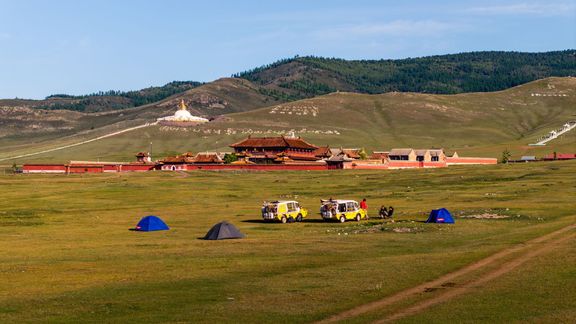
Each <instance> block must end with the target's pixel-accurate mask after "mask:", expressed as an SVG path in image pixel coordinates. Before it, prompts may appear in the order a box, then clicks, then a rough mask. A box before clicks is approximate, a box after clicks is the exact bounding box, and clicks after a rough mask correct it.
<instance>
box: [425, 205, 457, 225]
mask: <svg viewBox="0 0 576 324" xmlns="http://www.w3.org/2000/svg"><path fill="white" fill-rule="evenodd" d="M426 223H441V224H454V218H452V214H450V212H449V211H448V209H446V208H440V209H434V210H432V211H431V212H430V216H428V220H427V221H426Z"/></svg>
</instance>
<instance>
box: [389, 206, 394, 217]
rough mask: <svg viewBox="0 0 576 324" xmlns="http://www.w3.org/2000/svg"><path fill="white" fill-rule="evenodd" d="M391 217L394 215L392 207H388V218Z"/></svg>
mask: <svg viewBox="0 0 576 324" xmlns="http://www.w3.org/2000/svg"><path fill="white" fill-rule="evenodd" d="M392 215H394V207H392V206H390V207H388V217H390V218H392Z"/></svg>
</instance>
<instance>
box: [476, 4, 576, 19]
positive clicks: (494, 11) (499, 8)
mask: <svg viewBox="0 0 576 324" xmlns="http://www.w3.org/2000/svg"><path fill="white" fill-rule="evenodd" d="M466 12H468V13H473V14H482V15H538V16H567V15H572V16H574V15H576V2H557V3H554V2H550V3H534V2H522V3H515V4H508V5H494V6H483V7H472V8H469V9H467V10H466Z"/></svg>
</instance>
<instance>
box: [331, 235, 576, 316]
mask: <svg viewBox="0 0 576 324" xmlns="http://www.w3.org/2000/svg"><path fill="white" fill-rule="evenodd" d="M575 229H576V224H571V225H568V226H566V227H563V228H561V229H559V230H557V231H554V232H551V233H548V234H545V235H542V236H540V237H537V238H534V239H531V240H529V241H526V242H523V243H520V244H517V245H514V246H512V247H510V248H506V249H504V250H502V251H500V252H497V253H495V254H492V255H490V256H488V257H486V258H484V259H481V260H479V261H476V262H474V263H472V264H470V265H468V266H465V267H464V268H461V269H459V270H456V271H454V272H451V273H448V274H446V275H443V276H441V277H439V278H437V279H434V280H432V281H429V282H425V283H422V284H420V285H417V286H415V287H412V288H408V289H405V290H402V291H400V292H397V293H395V294H393V295H390V296H388V297H384V298H383V299H380V300H376V301H373V302H370V303H367V304H364V305H360V306H357V307H355V308H352V309H350V310H347V311H344V312H342V313H340V314H336V315H334V316H331V317H329V318H327V319H325V320H323V321H321V322H320V323H333V322H338V321H343V320H347V319H351V318H354V317H357V316H360V315H363V314H365V313H368V312H372V311H376V310H378V309H380V308H383V307H386V306H390V305H393V304H396V303H398V302H399V301H401V300H404V299H407V298H410V297H414V296H416V295H421V294H422V293H426V292H428V291H430V290H435V289H442V290H444V292H442V293H440V294H430V297H428V298H427V299H424V300H422V301H419V302H417V303H416V304H414V305H410V306H407V307H406V308H403V309H401V310H398V311H396V312H395V313H392V314H389V315H388V317H386V318H383V319H382V320H379V321H377V322H376V323H386V322H391V321H394V320H397V319H400V318H402V317H405V316H409V315H413V314H416V313H418V312H420V311H422V310H425V309H427V308H428V307H431V306H433V305H436V304H439V303H442V302H445V301H447V300H449V299H451V298H453V297H456V296H459V295H462V294H465V293H467V292H469V291H470V290H471V288H474V287H477V286H479V285H481V284H484V283H486V282H488V281H491V280H494V279H496V278H498V277H500V276H502V275H504V274H506V273H508V272H510V271H512V270H514V269H516V268H517V267H519V266H521V265H522V264H524V263H525V262H527V261H529V260H530V259H532V258H534V257H536V256H538V255H540V254H543V253H545V252H548V251H550V250H552V249H553V248H554V247H556V245H558V244H561V243H564V242H566V241H567V240H569V239H574V238H575V237H576V236H575V235H574V233H570V234H569V235H568V236H561V235H562V234H565V233H566V232H570V231H573V230H575ZM558 236H561V237H560V238H557V237H558ZM515 253H519V255H516V256H514V257H513V258H512V259H510V260H508V261H502V260H501V259H503V258H505V257H507V256H510V255H512V254H515ZM499 261H501V262H500V264H498V263H499ZM489 266H496V268H494V269H493V270H490V271H487V272H485V273H483V274H482V275H480V276H479V277H478V278H476V279H474V280H471V281H468V282H466V283H464V284H462V285H459V286H456V285H454V283H453V282H451V281H452V280H454V279H456V278H458V277H461V276H465V275H470V274H472V273H473V272H476V271H479V270H483V269H484V268H487V267H489Z"/></svg>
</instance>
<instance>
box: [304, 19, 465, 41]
mask: <svg viewBox="0 0 576 324" xmlns="http://www.w3.org/2000/svg"><path fill="white" fill-rule="evenodd" d="M464 29H465V26H463V25H462V24H460V23H454V22H442V21H435V20H395V21H391V22H386V23H372V24H354V25H346V26H340V27H334V28H329V29H321V30H317V31H315V32H313V35H314V36H316V37H319V38H343V37H373V36H399V37H412V36H434V35H441V34H443V33H446V32H449V31H462V30H464Z"/></svg>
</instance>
